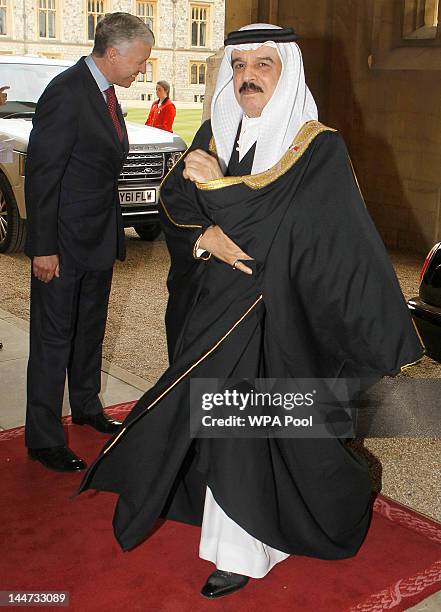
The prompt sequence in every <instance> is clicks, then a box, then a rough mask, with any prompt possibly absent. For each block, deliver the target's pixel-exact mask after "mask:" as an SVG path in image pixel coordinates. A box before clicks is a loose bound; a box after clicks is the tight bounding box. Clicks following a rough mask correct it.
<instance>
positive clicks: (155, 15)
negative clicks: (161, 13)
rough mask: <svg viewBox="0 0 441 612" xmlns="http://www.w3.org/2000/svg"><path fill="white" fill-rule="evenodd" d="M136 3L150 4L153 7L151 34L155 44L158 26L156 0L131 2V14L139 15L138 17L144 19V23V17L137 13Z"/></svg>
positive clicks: (135, 0)
mask: <svg viewBox="0 0 441 612" xmlns="http://www.w3.org/2000/svg"><path fill="white" fill-rule="evenodd" d="M138 4H146V5H148V4H151V5H152V7H153V17H152V19H153V24H152V25H153V27H152V28H151V30H152V32H153V35H154V37H155V41H156V44H157V42H158V37H157V27H158V0H134V2H133V14H134V15H136V16H137V17H139V18H140V19H142V20H143V21H144V23H146V21H145V19H144V18H143V16H141V15H138V10H137V9H138Z"/></svg>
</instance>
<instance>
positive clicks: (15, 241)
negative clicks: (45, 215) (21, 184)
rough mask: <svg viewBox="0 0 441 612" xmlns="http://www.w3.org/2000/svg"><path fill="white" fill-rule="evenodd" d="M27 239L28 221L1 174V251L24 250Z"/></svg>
mask: <svg viewBox="0 0 441 612" xmlns="http://www.w3.org/2000/svg"><path fill="white" fill-rule="evenodd" d="M25 240H26V221H25V220H24V219H22V218H21V217H20V213H19V212H18V207H17V202H16V200H15V197H14V193H13V191H12V189H11V186H10V185H9V183H8V181H7V179H6V178H5V176H3V175H2V174H0V253H17V252H18V251H22V250H23V248H24V243H25Z"/></svg>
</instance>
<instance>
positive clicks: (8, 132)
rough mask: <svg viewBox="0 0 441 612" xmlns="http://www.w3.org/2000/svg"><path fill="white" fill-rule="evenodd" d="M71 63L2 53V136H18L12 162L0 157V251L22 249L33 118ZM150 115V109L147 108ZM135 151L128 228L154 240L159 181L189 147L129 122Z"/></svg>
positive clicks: (122, 186) (128, 185)
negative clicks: (5, 94) (44, 95)
mask: <svg viewBox="0 0 441 612" xmlns="http://www.w3.org/2000/svg"><path fill="white" fill-rule="evenodd" d="M71 65H72V62H69V61H67V60H66V61H63V60H49V59H46V58H39V57H26V56H24V57H18V56H9V57H8V56H3V57H0V87H2V86H3V85H9V86H10V89H9V90H8V102H7V103H6V104H5V105H4V106H0V138H1V137H2V138H3V139H12V140H13V149H14V153H13V157H12V163H10V162H9V163H1V162H0V253H12V252H16V251H21V250H22V249H23V247H24V241H25V237H26V207H25V199H24V170H25V162H26V151H27V147H28V140H29V134H30V131H31V129H32V117H33V115H34V111H35V107H36V104H37V101H38V98H39V97H40V96H41V94H42V93H43V91H44V89H45V88H46V86H47V85H48V83H49V82H50V81H51V80H52V79H53V78H54V77H55V76H56V75H57V74H59V73H60V72H62V71H63V70H66V68H68V67H69V66H71ZM146 115H147V110H146ZM126 125H127V131H128V134H129V143H130V151H129V155H128V157H127V160H126V162H125V164H124V167H123V170H122V172H121V174H120V177H119V197H120V202H121V210H122V214H123V218H124V225H125V227H134V228H135V230H136V232H137V233H138V235H139V236H140V237H141V238H142V239H144V240H154V239H155V238H156V236H157V235H158V234H159V232H160V225H159V222H158V191H159V185H160V182H161V180H162V178H163V177H164V175H165V174H166V173H167V171H168V170H169V169H170V168H171V167H172V166H173V165H174V164H175V163H176V162H177V160H178V159H179V158H180V156H181V155H182V153H183V152H184V151H185V149H186V145H185V142H184V141H183V140H182V138H180V137H179V136H177V135H175V134H172V133H170V132H164V131H163V130H158V129H156V128H152V127H147V126H144V125H140V124H137V123H130V122H126Z"/></svg>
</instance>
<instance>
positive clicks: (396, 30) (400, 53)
mask: <svg viewBox="0 0 441 612" xmlns="http://www.w3.org/2000/svg"><path fill="white" fill-rule="evenodd" d="M404 9H405V5H404V0H393V1H392V0H374V5H373V12H372V43H371V49H372V52H371V55H369V57H368V58H367V63H368V66H369V68H370V69H371V70H430V71H432V70H441V38H436V39H422V40H421V39H419V40H418V39H416V40H412V39H406V38H403V27H404ZM440 17H441V15H439V18H440Z"/></svg>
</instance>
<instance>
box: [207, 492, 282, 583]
mask: <svg viewBox="0 0 441 612" xmlns="http://www.w3.org/2000/svg"><path fill="white" fill-rule="evenodd" d="M199 556H200V557H201V559H205V560H206V561H212V562H213V563H214V564H215V565H216V568H217V569H220V570H224V571H225V572H234V573H235V574H243V575H244V576H250V577H251V578H263V577H264V576H265V575H266V574H267V573H268V572H269V571H270V570H271V568H273V567H274V565H275V564H276V563H279V562H280V561H283V560H284V559H286V558H287V557H289V555H288V554H287V553H284V552H281V551H280V550H276V549H275V548H271V546H267V545H266V544H263V543H262V542H260V541H259V540H256V538H253V536H251V535H250V534H249V533H247V532H246V531H245V530H244V529H242V527H240V526H239V525H238V524H237V523H235V522H234V521H233V520H231V519H230V517H228V516H227V515H226V514H225V512H224V511H223V510H222V508H221V507H220V506H219V505H218V504H217V503H216V500H215V499H214V497H213V494H212V492H211V490H210V488H209V487H207V490H206V493H205V506H204V516H203V520H202V532H201V541H200V545H199Z"/></svg>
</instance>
